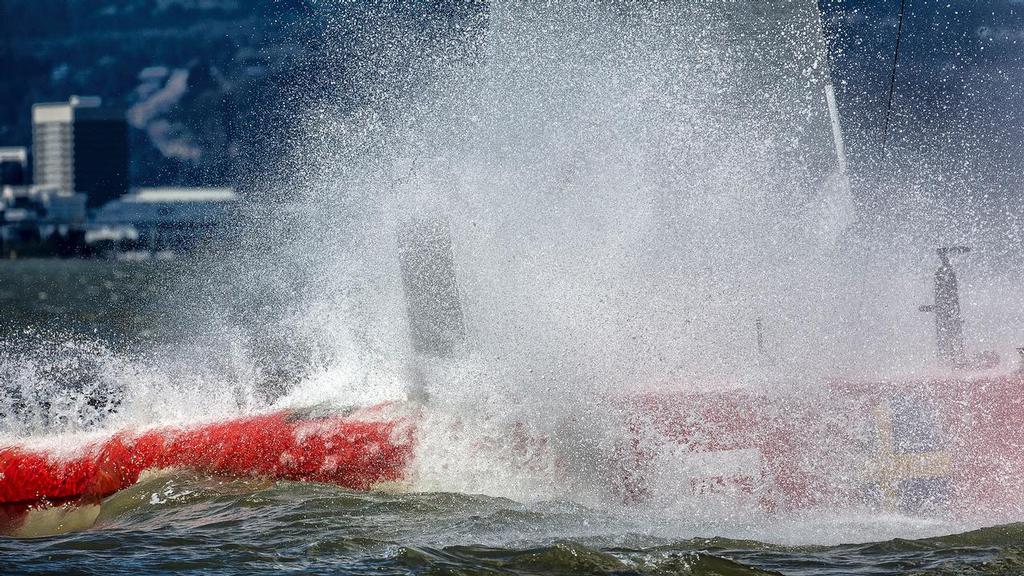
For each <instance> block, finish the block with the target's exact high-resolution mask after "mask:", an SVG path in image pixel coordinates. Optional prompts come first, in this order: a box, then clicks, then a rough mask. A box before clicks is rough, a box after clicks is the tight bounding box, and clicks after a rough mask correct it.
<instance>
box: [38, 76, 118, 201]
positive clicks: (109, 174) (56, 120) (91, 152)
mask: <svg viewBox="0 0 1024 576" xmlns="http://www.w3.org/2000/svg"><path fill="white" fill-rule="evenodd" d="M32 153H33V172H34V180H35V183H36V184H39V185H42V186H52V187H55V188H57V189H59V190H60V191H61V192H64V193H68V194H70V193H73V192H80V193H83V194H85V195H86V198H87V200H88V204H89V206H90V207H96V206H100V205H102V204H105V203H106V202H108V201H109V200H113V199H114V198H118V197H120V196H121V195H122V194H124V193H125V192H127V191H128V124H127V122H126V121H125V117H124V113H123V112H122V111H120V110H117V109H112V108H104V107H103V106H102V101H101V100H100V99H99V98H96V97H82V96H72V97H71V99H70V100H69V101H68V102H61V103H44V104H35V105H33V106H32Z"/></svg>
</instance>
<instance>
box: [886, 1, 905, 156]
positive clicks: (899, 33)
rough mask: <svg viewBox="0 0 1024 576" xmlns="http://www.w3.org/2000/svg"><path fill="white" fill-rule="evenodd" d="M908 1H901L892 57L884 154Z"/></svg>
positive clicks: (887, 139)
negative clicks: (905, 9)
mask: <svg viewBox="0 0 1024 576" xmlns="http://www.w3.org/2000/svg"><path fill="white" fill-rule="evenodd" d="M906 3H907V0H900V21H899V24H898V25H897V26H896V50H894V51H893V55H892V77H891V78H890V79H889V102H888V104H886V106H885V124H884V125H883V126H882V152H883V153H884V152H885V145H886V143H887V142H888V141H889V116H890V115H891V114H892V99H893V96H895V95H896V68H897V67H898V66H899V63H900V39H901V38H902V37H903V13H904V8H906Z"/></svg>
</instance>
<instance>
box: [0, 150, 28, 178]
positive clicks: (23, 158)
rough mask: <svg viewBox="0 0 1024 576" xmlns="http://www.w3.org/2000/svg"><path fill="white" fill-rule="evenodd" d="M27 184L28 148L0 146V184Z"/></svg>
mask: <svg viewBox="0 0 1024 576" xmlns="http://www.w3.org/2000/svg"><path fill="white" fill-rule="evenodd" d="M23 184H28V150H27V149H26V148H24V147H20V146H19V147H8V148H0V186H21V185H23Z"/></svg>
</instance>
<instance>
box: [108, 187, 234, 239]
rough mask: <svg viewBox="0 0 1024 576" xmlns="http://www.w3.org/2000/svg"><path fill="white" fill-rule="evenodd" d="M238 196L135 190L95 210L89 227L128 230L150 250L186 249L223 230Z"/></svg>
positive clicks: (219, 192)
mask: <svg viewBox="0 0 1024 576" xmlns="http://www.w3.org/2000/svg"><path fill="white" fill-rule="evenodd" d="M237 204H238V195H237V194H236V193H235V190H234V189H232V188H183V187H163V188H138V189H136V190H134V191H133V192H132V193H131V194H126V195H125V196H122V197H121V198H120V199H117V200H114V201H112V202H109V203H107V204H106V205H104V206H103V207H102V208H100V209H99V210H98V211H96V213H95V215H94V217H93V219H92V223H91V225H92V227H93V228H96V229H99V228H103V229H120V228H123V227H131V228H133V229H134V230H135V231H136V232H137V238H138V243H139V244H140V245H142V246H146V247H147V248H148V249H149V250H152V251H158V250H187V249H190V248H193V247H195V246H196V245H197V244H201V243H203V242H205V241H207V240H210V239H211V238H213V237H214V236H215V235H217V234H219V233H222V232H224V231H225V226H226V225H227V224H229V223H230V222H231V221H232V214H233V211H234V209H235V207H236V206H237Z"/></svg>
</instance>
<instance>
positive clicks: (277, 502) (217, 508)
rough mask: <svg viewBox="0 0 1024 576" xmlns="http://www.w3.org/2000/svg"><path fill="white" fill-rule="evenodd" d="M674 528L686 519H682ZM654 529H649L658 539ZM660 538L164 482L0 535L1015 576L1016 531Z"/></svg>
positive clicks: (479, 564)
mask: <svg viewBox="0 0 1024 576" xmlns="http://www.w3.org/2000/svg"><path fill="white" fill-rule="evenodd" d="M683 523H685V522H683ZM655 532H658V533H657V534H656V533H655ZM707 536H708V537H699V538H682V537H678V538H675V537H672V535H671V527H670V526H665V525H662V526H660V527H659V528H658V529H657V530H651V526H650V524H649V522H647V526H645V521H644V520H643V519H642V518H639V517H628V516H622V515H618V514H612V513H609V512H607V511H600V510H594V509H590V508H586V507H581V506H579V505H576V504H571V503H567V502H541V503H536V504H531V505H526V504H521V503H518V502H515V501H512V500H507V499H502V498H490V497H485V496H474V495H466V494H450V493H406V494H395V493H380V492H377V493H369V494H366V493H356V492H350V491H346V490H342V489H338V488H335V487H333V486H324V485H315V484H294V483H266V482H258V481H230V482H228V481H220V480H215V479H211V478H202V477H194V476H190V475H187V474H181V473H179V474H173V475H169V476H161V477H156V478H151V479H149V480H147V481H143V482H141V483H139V484H137V485H136V486H134V487H133V488H131V489H129V490H126V491H124V492H121V493H119V494H117V495H115V496H113V497H111V498H108V499H107V500H106V501H105V502H104V503H103V504H102V507H101V510H100V512H99V516H98V518H97V520H96V523H95V525H94V526H93V527H92V528H91V529H88V530H86V531H82V532H75V533H71V534H67V535H63V536H57V537H49V538H40V539H28V540H26V539H0V572H3V573H5V574H14V573H27V574H49V573H65V574H67V573H84V574H155V573H166V572H175V573H183V572H193V573H224V574H243V573H244V574H258V573H280V572H286V571H292V572H299V573H351V574H774V573H783V574H908V573H912V574H1017V573H1020V572H1021V571H1022V570H1024V525H1020V524H1013V525H1006V526H999V527H992V528H986V529H982V530H978V531H974V532H967V533H962V534H956V535H951V536H943V537H936V538H927V539H920V540H903V539H894V540H887V541H883V542H874V543H864V544H847V545H838V546H782V545H773V544H766V543H762V542H757V541H752V540H732V539H725V538H716V537H713V536H714V535H713V534H710V533H709V534H707Z"/></svg>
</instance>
